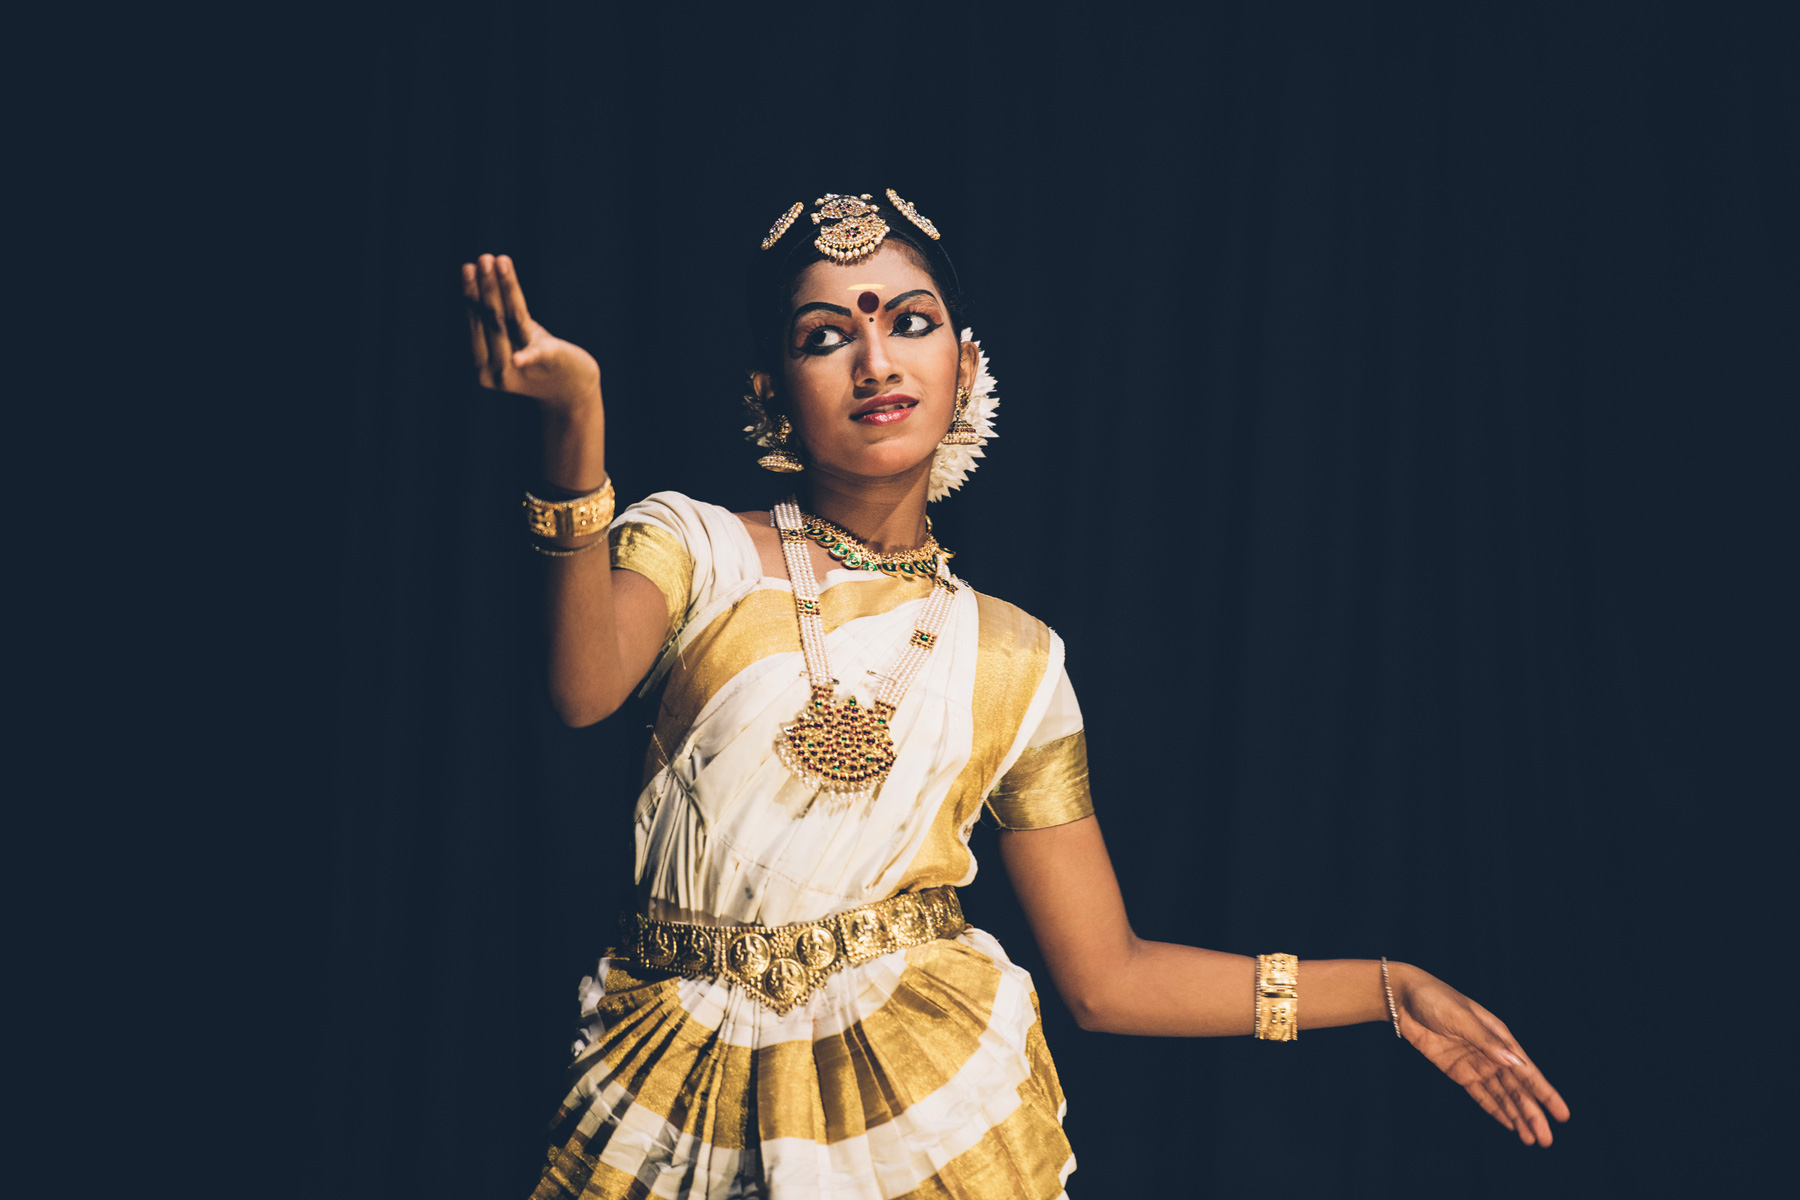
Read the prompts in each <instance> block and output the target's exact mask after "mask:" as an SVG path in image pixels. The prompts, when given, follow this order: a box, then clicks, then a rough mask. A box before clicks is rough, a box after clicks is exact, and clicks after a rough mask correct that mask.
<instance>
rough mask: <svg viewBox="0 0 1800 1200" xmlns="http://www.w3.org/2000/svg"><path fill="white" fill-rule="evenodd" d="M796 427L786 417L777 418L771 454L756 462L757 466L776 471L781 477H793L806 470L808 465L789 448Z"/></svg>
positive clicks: (770, 445)
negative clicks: (797, 472)
mask: <svg viewBox="0 0 1800 1200" xmlns="http://www.w3.org/2000/svg"><path fill="white" fill-rule="evenodd" d="M793 436H794V427H793V425H792V424H791V423H789V421H788V419H787V418H786V417H780V416H778V417H776V418H775V434H774V437H773V438H772V439H771V441H770V444H769V452H768V453H767V454H765V455H763V456H762V457H761V458H759V459H757V460H756V465H757V466H759V467H761V468H762V469H763V470H765V471H774V472H776V473H777V474H780V475H791V474H793V473H794V472H795V471H804V470H806V464H805V463H803V462H801V461H800V456H799V455H798V454H795V453H794V452H793V451H792V450H791V449H789V448H788V442H789V441H791V440H792V439H793Z"/></svg>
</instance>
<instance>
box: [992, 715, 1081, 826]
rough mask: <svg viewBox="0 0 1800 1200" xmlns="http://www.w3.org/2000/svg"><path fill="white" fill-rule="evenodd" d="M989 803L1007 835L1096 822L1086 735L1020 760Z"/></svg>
mask: <svg viewBox="0 0 1800 1200" xmlns="http://www.w3.org/2000/svg"><path fill="white" fill-rule="evenodd" d="M987 803H988V811H990V812H992V813H993V814H994V819H995V820H996V821H998V822H999V823H1000V828H1002V829H1048V828H1050V827H1051V826H1052V825H1067V824H1068V823H1069V822H1071V821H1079V820H1081V819H1082V818H1083V817H1091V816H1093V815H1094V801H1093V799H1092V797H1091V796H1089V794H1088V766H1087V734H1086V733H1084V732H1083V731H1082V730H1079V729H1077V730H1076V731H1075V732H1074V733H1071V734H1070V735H1069V736H1067V737H1060V738H1057V739H1056V740H1055V741H1054V742H1045V743H1044V744H1043V745H1042V746H1037V747H1034V748H1033V749H1030V750H1027V751H1025V753H1023V754H1021V755H1019V761H1018V762H1016V763H1014V764H1013V767H1012V770H1010V771H1008V772H1007V773H1006V774H1005V775H1004V776H1002V777H1001V779H1000V782H999V783H996V784H995V785H994V790H993V791H992V792H990V793H989V794H988V801H987Z"/></svg>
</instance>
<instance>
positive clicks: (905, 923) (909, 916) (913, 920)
mask: <svg viewBox="0 0 1800 1200" xmlns="http://www.w3.org/2000/svg"><path fill="white" fill-rule="evenodd" d="M889 920H890V921H891V922H892V924H893V929H894V936H895V937H897V938H899V939H900V940H901V941H906V942H910V941H915V940H917V938H918V936H919V935H920V933H922V932H923V931H924V927H925V913H924V912H923V911H922V910H921V909H920V907H919V901H918V898H917V897H915V896H911V895H905V896H896V897H895V898H894V911H893V912H892V913H891V914H889Z"/></svg>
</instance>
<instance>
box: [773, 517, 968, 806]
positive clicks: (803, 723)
mask: <svg viewBox="0 0 1800 1200" xmlns="http://www.w3.org/2000/svg"><path fill="white" fill-rule="evenodd" d="M774 517H775V527H776V529H777V530H779V531H780V534H781V555H782V557H783V558H784V559H786V560H787V569H788V580H789V582H791V583H792V584H793V587H794V612H795V615H796V616H798V617H799V620H800V649H801V652H802V654H803V656H804V657H805V659H806V675H807V678H808V679H809V680H810V681H811V683H812V694H811V696H810V698H809V699H808V700H807V702H806V707H805V708H804V709H803V710H802V711H801V713H800V719H799V720H797V721H795V722H794V723H793V724H792V725H789V726H787V727H786V728H784V729H783V730H782V731H781V737H780V738H779V739H778V740H777V742H776V752H777V753H778V754H779V755H780V756H781V761H782V762H783V763H785V764H786V765H787V768H788V770H790V771H792V772H793V773H794V774H795V775H798V776H799V777H800V778H801V779H803V780H805V781H806V782H807V783H809V784H811V785H812V786H814V787H816V788H818V789H819V790H821V791H824V792H828V793H831V794H832V795H833V796H834V797H837V798H839V799H840V800H841V801H842V802H843V803H849V802H850V801H852V800H856V799H860V798H864V797H872V796H873V795H874V794H875V791H876V789H877V788H879V787H880V786H881V784H882V781H883V780H885V779H886V778H887V776H888V772H889V771H891V770H892V769H893V766H894V736H893V733H892V731H891V730H890V729H889V727H888V722H889V720H890V719H891V718H892V717H893V715H894V710H895V709H897V708H899V707H900V698H901V697H902V696H904V695H906V689H907V688H909V687H911V686H912V681H913V679H914V677H916V676H917V675H918V673H919V668H920V667H921V666H923V665H924V663H925V658H926V656H927V655H929V654H930V653H931V651H932V649H933V648H934V647H935V646H936V645H937V640H938V632H939V631H940V630H941V629H943V627H944V621H945V619H946V618H948V617H949V615H950V605H951V603H952V602H953V600H954V597H955V595H956V590H957V586H958V585H957V583H956V582H955V579H954V577H953V576H952V575H951V574H950V567H949V565H948V564H947V563H945V562H944V560H943V556H942V552H941V551H940V552H939V556H938V558H937V560H936V562H935V563H934V564H933V569H932V570H931V571H930V572H929V576H930V578H931V581H932V588H931V595H930V596H929V597H928V598H927V599H926V601H925V611H924V612H922V613H920V614H919V623H918V625H917V626H916V627H915V628H914V629H913V632H912V637H911V638H910V639H908V641H907V643H906V649H904V650H902V651H901V652H900V657H899V659H898V660H896V661H895V663H894V666H893V669H892V670H890V671H889V672H888V673H887V674H886V675H884V676H883V677H882V680H883V682H882V685H881V690H880V691H879V692H878V693H876V696H875V703H874V704H873V705H870V706H869V707H867V708H865V707H863V706H862V705H860V704H858V703H857V702H856V697H855V696H851V697H850V698H848V699H847V700H844V701H842V702H841V703H840V702H839V701H837V700H836V698H835V697H836V685H837V682H838V681H837V680H836V679H833V678H832V675H831V663H830V661H829V660H828V659H827V658H826V656H825V622H824V621H823V620H822V619H821V617H820V615H819V584H818V580H817V579H816V578H815V577H814V575H813V569H812V556H811V555H810V554H809V553H808V552H807V549H806V542H807V530H806V527H805V526H806V520H805V518H804V517H803V515H802V514H801V512H800V506H799V504H797V503H796V502H795V501H794V499H793V497H791V496H790V497H789V498H788V499H786V500H784V501H782V502H781V503H780V504H777V505H776V506H775V509H774Z"/></svg>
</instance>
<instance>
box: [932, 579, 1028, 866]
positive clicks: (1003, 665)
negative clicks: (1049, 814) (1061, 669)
mask: <svg viewBox="0 0 1800 1200" xmlns="http://www.w3.org/2000/svg"><path fill="white" fill-rule="evenodd" d="M975 600H976V602H977V604H978V605H979V606H980V607H979V610H978V611H979V620H980V622H981V642H980V649H979V650H978V652H977V655H976V659H975V694H974V697H973V703H972V708H973V710H974V720H975V730H974V734H975V736H974V739H973V742H972V744H971V746H970V750H969V761H968V763H967V764H966V765H965V766H964V767H963V769H962V772H961V773H960V774H958V775H957V777H956V782H955V783H953V784H951V785H950V794H949V795H948V796H946V797H945V798H944V803H943V804H942V805H941V806H940V807H939V808H938V811H937V816H936V817H935V818H933V820H932V822H931V829H930V831H929V832H928V833H926V835H925V842H924V844H923V845H922V846H920V847H919V852H918V854H917V855H915V856H914V857H913V860H912V862H911V863H909V864H908V865H907V868H906V873H905V875H903V876H902V877H901V881H900V884H899V886H898V888H897V889H896V890H898V891H906V892H910V891H917V890H919V889H922V888H927V887H936V886H937V885H939V884H944V883H949V884H957V883H961V882H962V881H963V879H964V877H965V876H967V875H968V873H969V848H968V846H967V845H965V844H964V842H963V839H962V829H963V826H964V825H966V824H968V822H969V818H970V817H972V816H974V815H975V810H976V807H977V806H978V805H979V804H980V803H981V797H982V796H983V795H984V794H985V793H986V792H987V790H988V788H989V786H990V785H991V784H992V783H993V781H994V776H995V775H996V774H997V773H998V772H999V770H1000V764H1001V763H1002V762H1004V761H1005V760H1006V752H1007V751H1008V750H1011V749H1012V746H1013V743H1014V742H1015V741H1017V740H1018V737H1019V727H1020V726H1021V725H1023V724H1024V722H1025V714H1026V712H1027V710H1029V709H1030V708H1031V701H1032V699H1033V698H1034V697H1035V696H1036V695H1037V692H1038V688H1039V687H1041V686H1042V685H1043V682H1044V671H1045V669H1046V668H1047V667H1048V666H1049V663H1050V627H1049V626H1048V625H1045V624H1044V623H1043V622H1042V621H1040V620H1038V619H1037V618H1036V617H1034V616H1032V615H1031V614H1030V613H1028V612H1026V611H1025V610H1024V609H1022V608H1019V607H1017V606H1015V605H1011V604H1008V603H1007V602H1006V601H1004V600H996V599H995V598H994V597H992V596H984V595H982V594H980V593H979V592H977V593H976V594H975Z"/></svg>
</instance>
